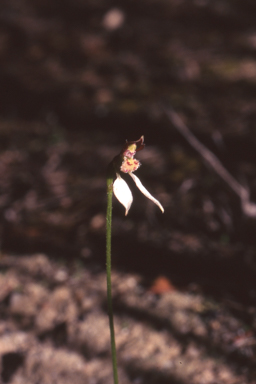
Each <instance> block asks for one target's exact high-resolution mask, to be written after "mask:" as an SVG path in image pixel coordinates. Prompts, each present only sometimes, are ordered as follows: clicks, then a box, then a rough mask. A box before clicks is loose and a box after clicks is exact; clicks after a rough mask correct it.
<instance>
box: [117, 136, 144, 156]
mask: <svg viewBox="0 0 256 384" xmlns="http://www.w3.org/2000/svg"><path fill="white" fill-rule="evenodd" d="M144 147H145V144H144V136H141V138H140V139H139V140H136V141H126V143H125V146H124V147H123V149H122V152H121V155H122V156H124V157H129V158H133V156H134V155H135V153H136V152H138V151H141V150H142V149H143V148H144Z"/></svg>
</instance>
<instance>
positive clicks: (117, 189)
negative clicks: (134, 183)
mask: <svg viewBox="0 0 256 384" xmlns="http://www.w3.org/2000/svg"><path fill="white" fill-rule="evenodd" d="M113 192H114V195H115V196H116V198H117V200H119V201H120V203H121V204H123V206H124V207H125V216H126V215H127V214H128V212H129V209H130V207H131V205H132V201H133V198H132V193H131V190H130V188H129V187H128V184H127V183H126V182H125V181H124V180H123V179H122V178H121V176H120V175H117V178H116V180H115V181H114V184H113Z"/></svg>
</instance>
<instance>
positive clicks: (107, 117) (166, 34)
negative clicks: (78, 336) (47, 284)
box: [0, 0, 256, 383]
mask: <svg viewBox="0 0 256 384" xmlns="http://www.w3.org/2000/svg"><path fill="white" fill-rule="evenodd" d="M255 17H256V3H255V1H254V0H251V1H250V0H246V1H243V0H215V1H207V0H195V1H186V0H169V1H167V0H160V1H159V0H158V1H154V0H147V1H143V0H138V1H120V2H109V1H101V0H94V1H90V0H87V1H86V0H72V1H71V0H65V1H64V0H62V1H57V0H55V1H50V0H20V1H15V0H2V1H1V4H0V100H1V102H0V220H1V222H0V223H1V251H2V263H3V265H5V261H4V260H5V258H6V257H7V259H8V257H9V255H15V257H17V259H18V258H22V257H23V256H24V255H26V256H27V255H30V256H31V258H32V257H33V255H34V254H36V253H39V252H40V253H44V254H46V255H47V257H48V258H49V260H50V261H51V262H53V263H55V262H57V263H60V262H61V263H63V265H64V266H65V268H68V271H71V272H69V273H71V274H72V273H73V271H74V270H76V268H77V265H78V264H79V265H80V267H81V268H82V269H85V270H88V271H94V272H95V271H96V272H97V273H98V272H102V271H104V268H105V232H104V231H105V210H106V187H105V172H106V168H107V165H108V163H109V162H110V161H111V160H112V158H113V157H114V156H115V155H116V154H118V153H119V152H120V150H121V148H122V146H123V144H124V142H125V140H126V139H128V140H138V139H139V138H140V136H141V135H144V136H145V143H146V147H145V149H144V150H143V151H141V152H139V154H138V155H137V156H138V158H139V159H140V161H141V162H142V166H141V168H140V169H139V170H138V172H137V175H138V176H139V177H140V178H141V180H142V182H143V184H145V186H146V187H147V188H148V189H149V191H150V192H151V193H152V194H153V195H154V196H155V197H156V198H157V199H159V200H160V201H161V203H162V204H163V206H164V208H165V213H164V215H162V214H161V212H160V211H159V210H158V208H157V207H155V206H154V205H153V204H152V202H150V201H149V200H147V199H146V198H145V197H144V196H143V195H142V194H141V193H140V192H139V191H138V190H136V187H135V185H134V184H133V182H132V181H131V182H129V180H128V182H129V185H130V186H131V189H132V191H133V196H134V202H133V205H132V208H131V210H130V212H129V215H128V216H127V217H124V208H123V207H122V206H121V205H120V204H119V203H118V202H117V201H116V199H114V204H113V205H114V208H113V268H114V270H116V271H117V273H126V274H130V273H131V274H136V276H140V278H141V289H143V290H145V292H146V293H147V292H153V293H154V294H156V295H160V296H161V295H162V294H163V292H162V288H161V287H162V286H161V284H162V280H161V279H165V280H164V281H165V283H164V284H167V287H166V288H164V289H163V290H164V292H165V291H166V292H169V293H170V291H174V292H176V291H178V292H183V294H184V295H186V294H188V295H202V296H203V297H206V298H210V300H213V301H215V302H216V303H218V304H216V305H217V309H216V310H214V311H213V312H214V314H212V313H210V314H209V313H208V312H207V316H208V315H209V316H214V317H217V316H218V313H220V312H221V310H222V309H223V310H225V311H228V313H230V314H232V316H236V317H237V318H239V319H240V320H241V321H242V324H243V331H242V337H244V339H245V345H246V348H247V350H246V351H247V352H244V351H243V350H239V351H236V353H235V357H234V356H233V355H232V353H233V352H234V351H233V350H232V351H231V352H232V353H231V352H230V351H228V352H227V355H228V358H231V361H234V366H235V367H238V366H240V365H241V367H242V368H241V369H242V371H241V372H245V371H246V375H247V376H244V377H243V378H242V380H248V381H246V383H247V382H248V383H249V382H250V383H254V381H250V380H254V374H253V373H252V372H254V373H255V363H253V360H254V359H255V324H256V311H255V304H256V286H255V278H256V255H255V244H256V236H255V228H256V219H253V218H248V217H245V216H244V215H243V213H242V211H241V206H240V200H239V198H238V197H237V196H236V195H235V194H234V192H233V191H232V190H231V189H230V188H229V186H228V185H227V184H226V183H225V182H224V181H222V180H221V179H220V178H219V177H218V175H216V174H215V173H214V171H213V170H212V169H211V168H210V167H207V166H206V165H205V163H204V161H203V159H202V158H201V157H200V155H199V154H198V153H196V152H195V150H194V149H192V148H191V147H190V145H189V144H188V143H187V142H186V140H185V139H184V138H182V136H181V135H180V134H179V132H178V131H177V130H176V129H175V127H174V126H173V125H172V124H171V122H170V121H168V119H167V118H166V116H165V114H164V112H163V110H162V108H161V105H162V104H163V103H164V105H167V107H168V106H170V107H172V108H174V110H175V111H176V112H177V113H178V114H179V115H180V117H181V118H182V119H183V121H184V122H185V123H186V124H187V126H188V127H189V129H191V131H192V132H193V133H194V134H195V135H196V137H197V138H198V139H199V140H200V141H201V142H202V143H204V144H205V145H206V146H207V147H208V148H209V149H210V150H211V151H212V152H213V153H215V155H216V156H217V157H218V158H219V159H220V161H221V162H222V164H223V165H224V166H225V168H227V170H228V171H229V172H230V173H231V174H232V175H233V176H234V177H235V178H236V179H237V180H238V181H239V182H240V183H241V184H243V185H245V186H246V187H247V188H248V189H249V190H250V194H251V199H252V201H255V202H256V183H255V174H256V167H255V160H256V157H255V144H256V126H255V123H256V98H255V97H256V27H255ZM116 20H117V25H115V21H116ZM118 21H119V24H118ZM7 264H8V263H7ZM3 268H6V266H5V267H3ZM8 268H12V266H10V265H9V264H8ZM96 272H95V273H96ZM159 277H160V280H159ZM159 281H160V283H159ZM158 284H160V287H159V286H158ZM168 284H169V285H168ZM9 294H11V293H9ZM119 305H120V308H121V307H122V305H121V304H120V303H119ZM221 308H222V309H221ZM4 311H5V312H4V314H5V316H6V319H9V318H10V317H12V315H10V317H8V316H9V315H8V306H7V308H5V310H4ZM218 311H219V312H218ZM24 316H25V317H26V314H25V315H24ZM130 316H133V314H130ZM135 317H136V316H135ZM220 324H221V322H220ZM22 327H23V325H21V324H20V323H19V322H18V323H17V329H18V328H22ZM220 327H221V325H220ZM31 329H33V325H31ZM223 332H224V331H223ZM225 332H226V331H225ZM225 332H224V333H225ZM237 332H238V331H237ZM248 332H249V333H248ZM240 333H241V332H240ZM239 335H240V334H239ZM247 335H249V336H248V337H247ZM240 336H241V335H240ZM240 336H239V337H240ZM234 337H237V334H235V336H234ZM248 338H249V340H250V341H249V347H248V343H247V341H248ZM223 343H224V344H225V338H224V339H223V340H222V341H221V344H223ZM215 347H216V346H215ZM215 347H214V348H215ZM211 348H212V347H211ZM248 348H249V352H248ZM216 353H217V354H218V353H219V352H216ZM230 353H231V355H230ZM230 356H231V357H230ZM233 358H234V360H232V359H233ZM22 364H23V361H22V362H21V363H20V365H22ZM239 364H240V365H239ZM18 365H19V364H18ZM136 369H137V368H136ZM243 369H245V371H243ZM128 371H129V370H128ZM131 371H132V370H131ZM135 371H136V370H135ZM132 372H133V371H132ZM239 372H240V371H239ZM158 374H159V373H157V374H156V377H158V376H157V375H158ZM141 375H142V381H141V382H144V381H143V380H144V379H145V380H147V383H149V382H150V381H148V380H149V378H147V375H146V374H145V373H144V374H141ZM133 376H134V377H135V378H136V377H137V376H136V375H134V374H130V376H129V377H132V378H133ZM6 377H7V378H8V377H9V376H8V375H7V376H4V378H3V379H5V380H7V379H6ZM146 378H147V379H146ZM158 379H159V378H158ZM158 379H156V380H158ZM131 380H132V379H131ZM152 380H153V379H152ZM166 380H167V379H166ZM184 380H185V379H184ZM189 380H190V381H188V382H190V383H193V382H194V381H193V380H194V379H192V378H191V377H190V379H189ZM195 380H196V379H195ZM214 380H217V379H216V378H214V379H213V381H207V380H206V381H202V382H205V383H208V382H209V383H215V381H214ZM219 380H220V379H219ZM239 380H241V379H239ZM42 382H44V381H42ZM60 382H61V381H60ZM96 382H100V381H96ZM153 382H154V381H152V383H153ZM158 382H161V380H160V381H158ZM162 382H165V381H164V379H162ZM166 382H169V381H168V380H167V381H166ZM175 382H177V383H178V381H175ZM185 382H186V381H184V383H185ZM195 382H198V381H195ZM223 382H224V381H223ZM225 382H226V381H225ZM240 382H241V381H240ZM244 382H245V381H244ZM180 383H181V382H180ZM182 383H183V382H182ZM227 383H233V381H232V380H231V379H230V381H227Z"/></svg>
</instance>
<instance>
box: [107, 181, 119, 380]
mask: <svg viewBox="0 0 256 384" xmlns="http://www.w3.org/2000/svg"><path fill="white" fill-rule="evenodd" d="M112 195H113V177H108V178H107V196H108V199H107V217H106V235H107V236H106V267H107V299H108V316H109V328H110V338H111V353H112V365H113V377H114V384H118V375H117V359H116V343H115V331H114V320H113V308H112V294H111V224H112Z"/></svg>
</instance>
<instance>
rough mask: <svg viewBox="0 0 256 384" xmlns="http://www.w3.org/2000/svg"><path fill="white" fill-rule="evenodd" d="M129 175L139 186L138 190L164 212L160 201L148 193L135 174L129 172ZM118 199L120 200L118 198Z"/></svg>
mask: <svg viewBox="0 0 256 384" xmlns="http://www.w3.org/2000/svg"><path fill="white" fill-rule="evenodd" d="M129 175H130V176H131V178H132V179H133V180H134V182H135V184H136V185H137V187H138V188H139V190H140V191H141V192H142V193H143V195H145V196H146V197H147V198H148V199H150V200H151V201H153V203H155V204H156V205H157V206H158V207H159V208H160V209H161V211H162V212H163V213H164V208H163V207H162V204H160V202H159V201H158V200H157V199H155V198H154V197H153V196H152V195H151V194H150V193H149V191H148V190H147V189H146V188H145V187H144V185H142V183H141V181H140V179H139V178H138V177H137V176H135V175H134V174H133V173H132V172H129ZM119 201H120V200H119Z"/></svg>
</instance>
